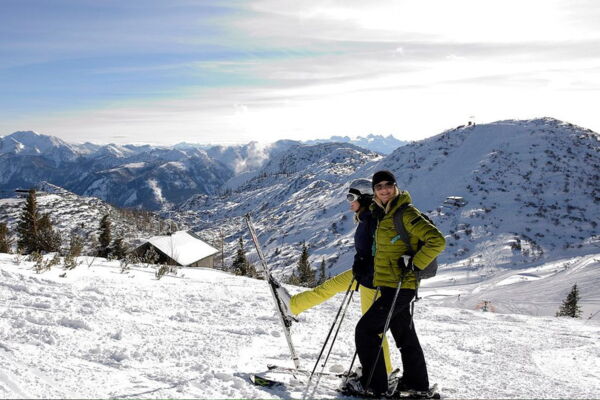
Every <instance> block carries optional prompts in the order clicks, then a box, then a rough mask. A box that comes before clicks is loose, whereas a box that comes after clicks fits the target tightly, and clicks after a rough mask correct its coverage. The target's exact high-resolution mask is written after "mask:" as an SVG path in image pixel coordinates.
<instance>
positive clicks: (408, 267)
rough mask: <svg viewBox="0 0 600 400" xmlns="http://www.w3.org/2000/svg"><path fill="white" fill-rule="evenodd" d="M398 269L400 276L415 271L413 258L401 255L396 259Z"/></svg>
mask: <svg viewBox="0 0 600 400" xmlns="http://www.w3.org/2000/svg"><path fill="white" fill-rule="evenodd" d="M398 267H400V271H401V272H402V274H403V275H404V274H406V273H408V272H410V271H414V270H415V266H414V264H413V257H412V256H409V255H403V256H401V257H400V258H399V259H398Z"/></svg>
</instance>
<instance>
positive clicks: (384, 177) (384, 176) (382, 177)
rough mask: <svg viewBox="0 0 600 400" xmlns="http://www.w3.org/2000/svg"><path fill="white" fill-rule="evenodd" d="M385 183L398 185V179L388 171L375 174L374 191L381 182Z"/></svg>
mask: <svg viewBox="0 0 600 400" xmlns="http://www.w3.org/2000/svg"><path fill="white" fill-rule="evenodd" d="M383 181H387V182H392V183H396V177H395V176H394V174H392V173H391V172H390V171H387V170H383V171H377V172H375V174H374V175H373V179H372V181H371V185H372V186H373V189H374V188H375V185H377V184H378V183H379V182H383Z"/></svg>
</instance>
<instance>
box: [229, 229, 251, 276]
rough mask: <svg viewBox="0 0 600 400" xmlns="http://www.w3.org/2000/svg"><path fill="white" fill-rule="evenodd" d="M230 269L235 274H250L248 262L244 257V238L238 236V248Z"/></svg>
mask: <svg viewBox="0 0 600 400" xmlns="http://www.w3.org/2000/svg"><path fill="white" fill-rule="evenodd" d="M231 269H232V271H233V273H234V274H236V275H242V276H245V275H250V272H251V271H250V270H251V267H250V263H249V262H248V259H247V258H246V252H245V251H244V240H243V239H242V237H241V236H240V240H239V241H238V249H237V251H236V254H235V259H234V260H233V263H232V264H231Z"/></svg>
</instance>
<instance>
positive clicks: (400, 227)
mask: <svg viewBox="0 0 600 400" xmlns="http://www.w3.org/2000/svg"><path fill="white" fill-rule="evenodd" d="M408 207H413V208H415V207H414V206H413V205H412V204H404V205H402V206H400V207H399V208H398V210H396V213H395V214H394V227H395V228H396V232H398V237H399V239H400V240H402V241H403V242H404V243H406V246H408V248H409V249H411V251H412V246H411V245H410V235H409V234H408V232H407V231H406V228H405V227H404V223H403V222H402V215H403V214H404V210H406V209H407V208H408ZM417 211H418V210H417ZM419 214H420V215H421V216H422V217H423V218H425V220H427V221H428V222H429V223H430V224H431V225H433V226H435V224H434V223H433V221H432V220H431V218H429V216H428V215H427V214H423V213H421V212H420V211H419ZM423 244H424V243H423V242H422V241H420V240H419V243H418V245H417V251H418V250H419V249H420V248H421V247H422V246H423ZM414 253H415V252H413V253H412V254H411V255H414ZM437 269H438V261H437V257H436V258H434V259H433V260H431V262H430V263H429V265H427V266H426V267H425V268H424V269H422V270H419V269H418V268H416V267H415V270H416V271H415V274H416V275H417V279H428V278H432V277H434V276H435V274H436V273H437Z"/></svg>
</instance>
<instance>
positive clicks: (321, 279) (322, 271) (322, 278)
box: [317, 257, 327, 285]
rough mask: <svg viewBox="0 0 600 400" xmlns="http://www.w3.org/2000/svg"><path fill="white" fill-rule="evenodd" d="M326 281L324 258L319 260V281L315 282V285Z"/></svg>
mask: <svg viewBox="0 0 600 400" xmlns="http://www.w3.org/2000/svg"><path fill="white" fill-rule="evenodd" d="M326 280H327V271H326V269H325V257H323V258H322V259H321V266H320V267H319V280H318V281H317V285H320V284H321V283H323V282H325V281H326Z"/></svg>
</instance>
